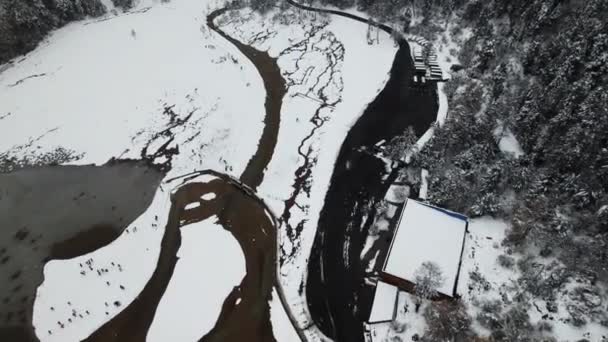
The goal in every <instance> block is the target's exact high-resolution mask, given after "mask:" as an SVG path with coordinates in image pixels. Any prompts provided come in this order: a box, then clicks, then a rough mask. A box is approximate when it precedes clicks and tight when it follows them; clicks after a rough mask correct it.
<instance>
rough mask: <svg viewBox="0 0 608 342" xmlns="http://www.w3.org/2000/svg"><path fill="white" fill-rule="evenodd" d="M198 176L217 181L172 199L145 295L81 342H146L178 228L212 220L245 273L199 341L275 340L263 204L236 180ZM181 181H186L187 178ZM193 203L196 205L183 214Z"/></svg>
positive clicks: (188, 187)
mask: <svg viewBox="0 0 608 342" xmlns="http://www.w3.org/2000/svg"><path fill="white" fill-rule="evenodd" d="M200 174H212V175H214V176H216V177H217V178H215V179H213V180H211V181H209V182H206V183H202V182H192V183H187V184H184V185H183V186H180V187H179V189H178V190H177V191H176V192H175V193H174V195H173V196H172V198H171V209H170V214H169V220H168V223H167V226H166V228H165V235H164V237H163V240H162V244H161V253H160V256H159V263H158V266H157V268H156V270H155V271H154V274H153V275H152V278H151V279H150V280H149V282H148V284H147V285H146V287H145V288H144V290H143V291H142V292H141V293H140V294H139V296H138V297H137V298H136V299H135V301H133V302H132V303H131V304H130V305H129V306H128V307H127V308H126V309H125V310H123V311H122V312H121V313H120V314H118V315H117V316H116V317H114V319H112V320H111V321H110V322H108V323H107V324H105V325H104V326H102V327H101V328H100V329H99V330H98V331H96V332H95V333H94V334H93V335H91V336H90V337H89V338H88V339H87V340H86V341H99V342H106V341H133V342H137V341H142V342H143V341H145V339H146V335H147V332H148V330H149V327H150V325H151V324H152V321H153V319H154V315H155V312H156V308H157V306H158V303H159V302H160V299H161V298H162V296H163V294H164V293H165V291H166V289H167V287H168V285H169V282H170V281H171V278H172V276H173V272H174V270H175V266H176V264H177V256H176V255H177V252H178V250H179V247H180V245H181V233H180V228H181V227H183V226H186V225H189V224H192V223H195V222H199V221H202V220H205V219H207V218H209V217H211V216H213V215H216V216H217V217H218V220H219V223H220V224H221V225H222V226H223V227H224V228H225V229H226V230H228V231H230V233H231V234H232V235H233V236H234V238H235V239H236V240H237V241H238V243H239V245H240V246H241V248H242V250H243V253H244V255H245V262H246V271H247V273H246V275H245V277H244V278H243V280H242V281H241V283H240V284H235V287H234V289H233V290H232V292H231V293H230V295H229V296H228V297H227V298H226V299H225V300H224V304H223V306H222V309H221V313H220V316H219V318H218V320H217V322H216V324H215V327H214V328H213V329H212V330H211V331H210V332H208V333H207V334H206V335H205V336H203V337H202V338H201V339H200V341H235V342H236V341H261V342H273V341H275V339H274V337H273V334H272V326H271V325H270V308H269V304H268V302H269V300H270V296H271V293H272V287H273V285H274V276H275V259H276V230H275V222H274V220H273V218H272V216H271V215H270V214H269V211H268V208H267V207H266V206H265V205H264V203H263V202H262V201H260V200H259V199H257V198H256V197H255V195H254V194H253V192H252V191H250V190H249V189H247V188H245V187H244V186H243V185H242V184H240V183H239V182H238V181H237V180H234V179H231V178H229V177H227V176H224V175H222V174H219V173H215V172H201V173H198V174H196V175H200ZM183 180H184V181H187V180H188V177H185V178H183ZM210 193H214V194H215V195H216V197H215V198H214V199H212V200H209V201H203V200H201V197H202V196H204V195H206V194H210ZM194 202H198V203H200V206H198V207H197V208H194V209H188V210H187V209H185V208H186V206H187V205H188V204H190V203H194ZM221 257H222V255H221V252H218V262H221V261H220V260H221ZM203 262H208V260H205V261H203ZM193 272H196V270H193ZM175 314H177V315H179V313H175Z"/></svg>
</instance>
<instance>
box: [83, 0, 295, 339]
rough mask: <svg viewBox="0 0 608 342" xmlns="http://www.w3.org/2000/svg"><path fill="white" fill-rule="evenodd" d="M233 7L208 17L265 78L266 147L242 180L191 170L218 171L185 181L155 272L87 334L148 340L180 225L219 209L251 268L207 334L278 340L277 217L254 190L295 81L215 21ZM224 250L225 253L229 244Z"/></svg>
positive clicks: (262, 144) (178, 240) (261, 146)
mask: <svg viewBox="0 0 608 342" xmlns="http://www.w3.org/2000/svg"><path fill="white" fill-rule="evenodd" d="M226 11H227V9H219V10H216V11H214V12H212V13H211V14H209V16H208V17H207V24H208V26H209V27H210V28H211V29H212V30H214V31H215V32H217V33H218V34H219V35H221V36H222V37H223V38H224V39H226V40H228V41H229V42H231V43H232V44H234V45H235V46H236V47H237V48H238V49H239V50H240V51H241V52H242V53H243V54H244V55H245V56H246V57H247V58H248V59H249V60H250V61H251V62H252V63H253V64H254V66H255V67H256V69H257V70H258V72H259V74H260V76H261V77H262V79H263V81H264V87H265V89H266V101H265V109H266V115H265V118H264V129H263V131H262V135H261V137H260V140H259V143H258V149H257V150H256V152H255V154H254V155H253V156H252V157H251V159H250V160H249V162H248V164H247V166H246V168H245V170H244V172H243V174H242V175H241V177H240V181H237V180H234V179H231V178H229V177H228V176H225V175H222V174H220V173H217V172H213V171H207V172H200V173H195V174H194V175H189V176H187V177H184V181H187V180H188V179H190V178H191V177H195V176H196V175H200V174H207V173H210V174H213V175H214V176H216V177H217V179H215V180H213V181H210V182H208V183H199V182H193V183H187V184H184V185H183V186H181V187H180V188H179V190H178V191H177V192H176V193H175V194H174V195H173V196H172V199H171V201H172V205H171V209H170V210H171V211H170V213H169V221H168V223H167V226H166V228H165V235H164V237H163V240H162V244H161V252H160V256H159V261H158V265H157V268H156V270H155V272H154V273H153V275H152V278H151V279H150V280H149V281H148V283H147V285H146V287H145V288H144V290H143V291H142V292H141V293H140V295H139V296H138V297H137V298H136V299H135V300H134V301H133V302H132V303H131V304H130V305H129V306H128V307H127V308H126V309H125V310H123V311H122V312H121V313H120V314H118V315H117V316H115V317H114V318H113V319H112V320H111V321H109V322H108V323H106V324H105V325H104V326H102V327H101V328H100V329H98V330H97V331H96V332H95V333H93V334H92V335H91V336H90V337H89V338H88V339H87V341H95V342H97V341H99V342H106V341H145V339H146V335H147V333H148V330H149V328H150V326H151V324H152V321H153V319H154V315H155V313H156V309H157V307H158V304H159V303H160V300H161V298H162V296H163V294H164V293H165V291H166V289H167V287H168V285H169V282H170V281H171V278H172V276H173V272H174V271H175V266H176V264H177V256H176V255H177V252H178V250H179V247H180V245H181V232H180V228H181V227H183V226H185V225H188V224H192V223H195V222H199V221H202V220H205V219H207V218H209V217H211V216H213V215H216V216H217V217H218V219H219V223H220V224H222V226H223V227H224V228H225V229H227V230H228V231H230V232H231V233H232V235H233V236H234V237H235V239H236V240H237V241H238V243H239V245H240V246H241V248H242V250H243V253H244V255H245V262H246V270H247V272H246V275H245V277H244V278H243V280H242V281H241V283H240V284H235V285H236V286H235V287H234V288H233V290H232V291H231V293H230V294H229V295H228V297H227V298H226V299H225V300H224V304H223V306H222V308H221V312H220V316H219V318H218V320H217V322H216V324H215V326H214V328H213V329H212V330H211V331H209V332H208V333H207V334H206V335H205V336H203V337H202V338H201V339H200V341H205V342H207V341H209V342H215V341H222V342H223V341H235V342H236V341H259V342H274V341H275V338H274V336H273V332H272V326H271V323H270V306H269V304H268V303H269V301H270V299H271V293H272V288H273V285H274V281H275V274H276V273H275V272H276V222H275V221H274V218H273V217H272V215H270V214H269V211H268V208H267V207H266V206H265V205H264V203H263V202H262V201H260V200H259V199H258V198H257V197H256V196H255V194H254V191H255V189H256V188H257V187H258V186H259V185H260V184H261V182H262V180H263V178H264V171H265V169H266V167H267V165H268V163H269V162H270V160H271V158H272V155H273V153H274V149H275V146H276V143H277V137H278V132H279V125H280V110H281V105H282V100H283V97H284V96H285V94H286V92H287V89H286V85H285V80H284V79H283V77H282V75H281V72H280V69H279V67H278V65H277V63H276V59H274V58H271V57H270V56H269V55H268V53H266V52H263V51H258V50H256V49H254V48H252V47H250V46H247V45H245V44H243V43H241V42H240V41H238V40H236V39H234V38H232V37H230V36H229V35H228V34H226V33H225V32H223V31H222V30H221V29H220V28H219V27H218V26H217V25H216V24H215V22H214V20H215V19H216V18H217V17H219V16H220V15H222V14H223V13H225V12H226ZM210 193H214V194H215V195H216V197H215V198H214V199H213V200H211V201H204V202H203V203H201V196H204V195H205V194H210ZM193 202H199V203H200V206H198V207H197V208H194V209H190V210H186V209H185V207H186V206H187V205H188V204H189V203H193ZM218 258H221V252H220V253H218Z"/></svg>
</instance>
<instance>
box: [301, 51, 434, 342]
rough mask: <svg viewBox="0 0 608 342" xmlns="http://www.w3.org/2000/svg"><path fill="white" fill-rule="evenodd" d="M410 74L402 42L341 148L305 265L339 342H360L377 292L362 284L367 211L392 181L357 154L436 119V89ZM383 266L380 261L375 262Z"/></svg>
mask: <svg viewBox="0 0 608 342" xmlns="http://www.w3.org/2000/svg"><path fill="white" fill-rule="evenodd" d="M413 72H414V67H413V63H412V60H411V58H410V50H409V46H408V44H407V42H405V41H402V42H401V43H400V46H399V50H398V51H397V53H396V55H395V60H394V62H393V66H392V69H391V74H390V79H389V80H388V82H387V84H386V86H385V88H384V89H383V90H382V91H381V92H380V93H379V94H378V96H377V97H376V99H375V100H374V101H373V102H372V103H370V104H369V105H368V107H367V109H366V110H365V112H364V114H363V115H362V116H361V117H360V118H359V120H358V121H357V123H356V124H355V125H354V126H353V128H352V129H351V130H350V132H349V133H348V135H347V137H346V139H345V141H344V143H343V144H342V147H341V149H340V153H339V156H338V159H337V161H336V164H335V168H334V172H333V174H332V178H331V184H330V188H329V191H328V193H327V195H326V198H325V205H324V207H323V210H322V212H321V215H320V218H319V223H318V228H317V235H316V237H315V241H314V245H313V249H312V253H311V257H310V261H309V264H308V279H307V287H306V290H307V298H308V304H309V308H310V311H311V314H312V316H313V319H314V321H315V322H316V323H317V325H318V326H319V328H320V329H321V330H322V331H323V332H324V333H325V334H326V335H327V336H328V337H331V338H333V339H334V340H335V341H338V342H355V341H363V329H364V328H363V322H365V321H366V320H367V318H368V317H369V312H370V310H371V301H372V297H373V293H374V289H373V287H370V286H366V285H365V282H364V277H365V270H364V268H363V267H364V266H363V265H362V263H361V262H360V255H361V251H362V249H363V246H364V244H365V241H366V238H367V235H368V229H369V227H370V226H371V223H372V222H373V215H374V212H373V210H372V211H371V212H370V211H369V210H368V209H367V208H370V206H371V205H372V204H374V203H377V202H378V201H379V200H381V199H382V198H383V197H384V194H385V192H386V190H387V189H388V186H389V185H390V183H391V177H389V173H387V171H386V169H385V165H384V163H383V162H382V161H380V160H379V159H377V158H375V157H373V156H370V155H369V154H367V153H362V152H359V150H360V148H361V147H363V146H371V145H374V144H375V143H377V142H379V141H380V140H382V139H387V140H389V139H391V138H392V137H394V136H396V135H398V134H401V133H403V132H404V131H405V130H406V129H407V127H409V126H411V127H413V128H414V131H415V132H416V134H417V136H421V135H422V134H423V133H424V132H425V131H426V130H427V129H428V128H429V127H430V125H431V124H432V123H433V122H434V121H435V119H436V114H437V109H438V100H437V91H436V86H435V85H426V86H420V85H414V84H413V82H412V79H413ZM392 176H393V177H394V174H393V175H392ZM383 262H384V260H382V256H380V257H379V258H378V260H377V264H382V263H383Z"/></svg>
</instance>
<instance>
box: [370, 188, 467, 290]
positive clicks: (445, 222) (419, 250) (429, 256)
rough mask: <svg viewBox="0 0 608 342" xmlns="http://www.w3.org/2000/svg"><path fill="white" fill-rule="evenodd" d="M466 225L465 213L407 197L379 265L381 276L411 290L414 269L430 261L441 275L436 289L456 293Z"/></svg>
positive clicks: (389, 281) (386, 280)
mask: <svg viewBox="0 0 608 342" xmlns="http://www.w3.org/2000/svg"><path fill="white" fill-rule="evenodd" d="M467 226H468V219H467V217H466V216H463V215H461V214H458V213H454V212H451V211H448V210H445V209H441V208H437V207H434V206H431V205H428V204H425V203H421V202H418V201H415V200H412V199H408V200H407V202H406V203H405V206H404V208H403V211H402V213H401V218H400V219H399V224H398V225H397V229H396V230H395V234H394V236H393V241H392V242H391V246H390V249H389V252H388V256H387V258H386V261H385V263H384V267H383V268H382V274H381V276H382V279H383V280H384V281H385V282H387V283H391V284H393V285H395V286H398V287H400V288H402V289H404V290H406V291H407V290H411V289H412V288H413V285H415V284H414V282H413V279H414V273H415V272H416V270H417V269H418V268H419V267H420V265H421V264H422V263H423V262H425V261H432V262H434V263H436V264H437V265H439V267H440V268H441V271H442V273H443V276H444V282H443V285H442V286H441V287H440V288H439V289H437V291H438V292H439V293H440V294H443V295H445V296H448V297H454V296H456V285H457V281H458V273H459V271H460V260H461V257H462V252H463V248H464V237H465V233H466V230H467Z"/></svg>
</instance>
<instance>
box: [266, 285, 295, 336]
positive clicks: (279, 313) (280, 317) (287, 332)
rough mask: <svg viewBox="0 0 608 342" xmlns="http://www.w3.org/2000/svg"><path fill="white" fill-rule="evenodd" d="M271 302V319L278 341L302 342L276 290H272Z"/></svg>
mask: <svg viewBox="0 0 608 342" xmlns="http://www.w3.org/2000/svg"><path fill="white" fill-rule="evenodd" d="M272 291H273V292H272V300H271V301H270V318H271V320H272V332H273V333H274V337H275V339H276V340H277V341H294V342H296V341H300V337H299V336H298V334H297V333H296V331H295V330H294V329H293V326H292V324H291V321H290V320H289V316H288V315H287V313H286V312H285V308H284V307H283V305H282V304H281V301H280V300H279V295H278V294H277V291H276V289H273V290H272Z"/></svg>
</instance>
